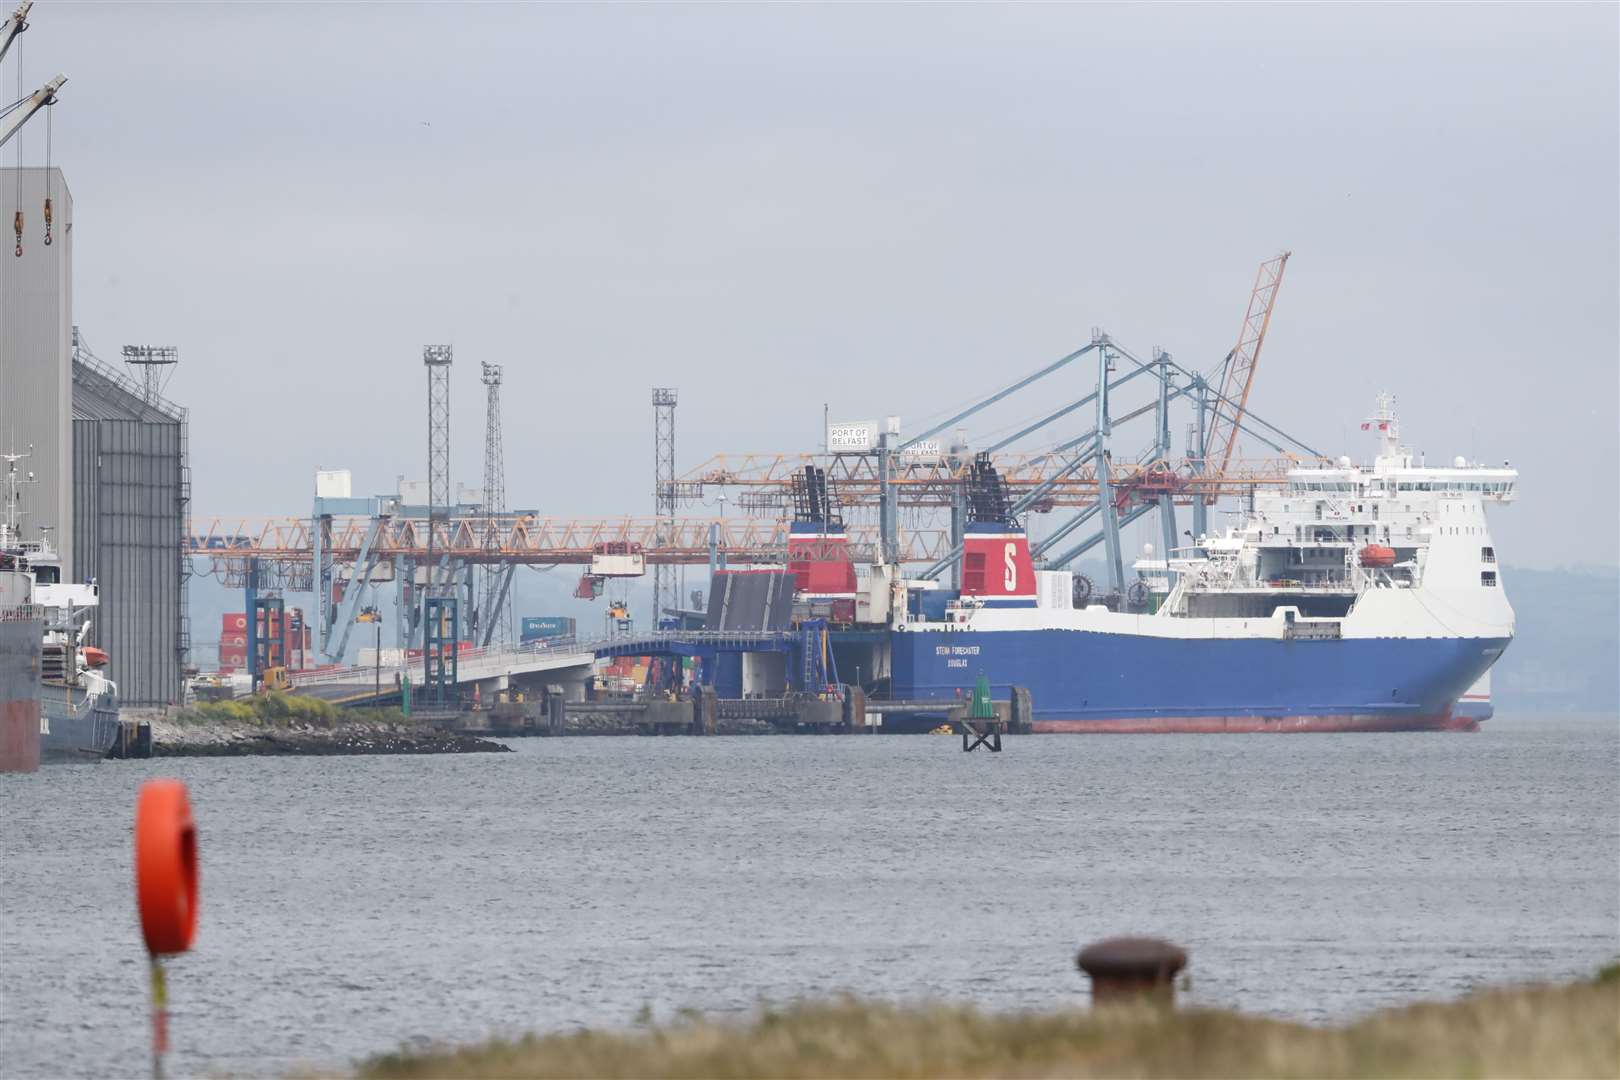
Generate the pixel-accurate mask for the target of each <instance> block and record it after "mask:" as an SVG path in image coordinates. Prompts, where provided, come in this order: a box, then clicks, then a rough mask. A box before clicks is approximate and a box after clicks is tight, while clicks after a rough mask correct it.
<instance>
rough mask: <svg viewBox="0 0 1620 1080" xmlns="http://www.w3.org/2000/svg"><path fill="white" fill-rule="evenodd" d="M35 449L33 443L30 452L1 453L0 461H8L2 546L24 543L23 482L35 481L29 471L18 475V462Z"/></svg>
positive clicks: (1, 529) (1, 527) (1, 525)
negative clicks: (26, 474)
mask: <svg viewBox="0 0 1620 1080" xmlns="http://www.w3.org/2000/svg"><path fill="white" fill-rule="evenodd" d="M33 451H34V447H33V446H32V444H30V445H29V447H28V452H27V453H23V454H19V453H17V452H16V450H15V449H13V450H12V451H11V452H10V453H6V454H0V461H4V462H5V463H6V516H5V520H4V521H0V548H8V547H11V548H14V547H19V546H21V544H22V525H21V518H22V516H23V513H22V490H21V487H22V485H23V484H32V483H34V482H35V480H34V474H33V473H29V474H28V476H27V477H26V479H25V478H23V477H19V476H18V475H17V462H19V461H22V460H24V459H26V458H27V457H29V456H30V455H31V454H32V453H33Z"/></svg>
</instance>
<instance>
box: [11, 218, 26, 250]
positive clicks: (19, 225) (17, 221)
mask: <svg viewBox="0 0 1620 1080" xmlns="http://www.w3.org/2000/svg"><path fill="white" fill-rule="evenodd" d="M11 224H12V227H13V228H14V229H16V230H17V257H18V258H19V259H20V258H22V230H23V212H22V211H21V210H19V211H17V214H16V216H15V217H14V218H13V219H12V222H11Z"/></svg>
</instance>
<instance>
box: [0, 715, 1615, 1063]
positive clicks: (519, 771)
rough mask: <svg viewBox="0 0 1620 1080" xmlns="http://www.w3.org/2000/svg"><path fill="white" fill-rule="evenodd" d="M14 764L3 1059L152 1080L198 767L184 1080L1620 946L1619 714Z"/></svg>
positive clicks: (1421, 991)
mask: <svg viewBox="0 0 1620 1080" xmlns="http://www.w3.org/2000/svg"><path fill="white" fill-rule="evenodd" d="M513 745H514V746H515V747H516V749H517V752H516V753H513V754H500V755H493V754H491V755H472V756H465V757H455V756H446V757H351V758H331V757H320V758H259V759H253V758H243V759H234V760H219V759H180V760H173V759H171V760H160V761H151V762H104V763H101V764H98V765H90V766H77V767H72V766H64V767H55V768H47V769H44V770H41V771H40V772H39V773H37V774H34V775H31V776H15V775H11V776H0V1074H3V1075H4V1076H6V1077H24V1076H64V1075H83V1076H127V1075H134V1074H141V1073H144V1072H146V1071H147V1070H148V1068H149V1063H148V1058H147V1053H148V1047H149V1028H148V1013H147V982H146V970H145V965H146V961H145V956H144V953H143V952H142V949H141V946H140V941H139V931H138V929H137V925H136V921H135V912H134V895H133V886H132V870H131V839H130V831H131V820H132V813H133V807H134V802H135V793H136V789H137V787H138V786H139V784H140V783H141V781H143V780H145V779H147V778H149V777H153V776H168V775H172V776H177V777H180V778H182V779H183V780H185V781H186V783H187V784H188V785H189V787H190V790H191V798H192V803H193V807H194V809H195V813H196V817H197V821H198V828H199V834H200V836H199V850H200V861H201V866H202V905H201V924H200V929H199V932H198V939H197V943H196V948H195V950H194V951H193V952H192V953H190V954H187V955H186V956H183V957H179V958H176V959H174V960H172V961H171V962H170V963H169V990H170V996H171V1020H170V1029H171V1040H172V1051H171V1053H170V1055H169V1061H168V1066H169V1072H170V1075H198V1074H214V1075H218V1074H243V1075H263V1074H284V1073H286V1072H287V1071H289V1070H292V1069H294V1068H298V1067H306V1066H313V1067H316V1068H325V1069H338V1070H342V1069H344V1068H346V1067H347V1066H348V1065H349V1064H350V1063H352V1062H354V1061H355V1060H357V1059H359V1058H361V1057H364V1056H366V1055H369V1054H373V1053H377V1052H381V1051H386V1050H390V1049H394V1048H396V1047H398V1046H399V1045H400V1044H401V1043H412V1042H416V1043H420V1042H422V1041H426V1040H449V1041H464V1040H472V1039H477V1038H479V1037H481V1036H485V1035H489V1034H492V1033H514V1032H518V1031H522V1030H526V1029H540V1030H553V1031H554V1030H568V1029H574V1028H577V1027H579V1026H582V1025H592V1026H601V1025H606V1026H629V1025H631V1024H632V1023H634V1022H635V1019H636V1017H637V1014H638V1013H640V1012H641V1011H642V1010H643V1009H644V1007H645V1008H648V1009H650V1010H651V1015H652V1016H653V1017H654V1018H656V1019H667V1018H669V1017H671V1016H672V1015H673V1014H674V1013H675V1011H676V1010H678V1009H682V1008H688V1007H689V1008H695V1009H699V1010H704V1011H708V1012H714V1013H731V1014H736V1013H746V1012H748V1011H749V1010H752V1009H754V1008H756V1007H758V1005H759V1004H760V1003H761V1002H764V1001H773V1002H781V1001H787V1000H791V999H793V998H797V997H801V996H805V995H827V994H833V993H837V992H839V991H845V990H848V991H854V992H856V993H860V994H865V995H875V996H880V997H885V998H893V999H916V998H923V997H935V998H943V999H949V1000H955V1001H970V1002H975V1003H978V1004H979V1005H981V1006H983V1007H985V1008H988V1009H996V1010H1012V1009H1021V1008H1045V1007H1052V1006H1063V1005H1072V1004H1077V1003H1080V1002H1082V1001H1083V1000H1084V991H1085V986H1084V983H1083V980H1082V978H1081V977H1080V975H1079V974H1078V973H1077V972H1076V971H1075V968H1074V954H1075V951H1076V949H1077V948H1078V947H1080V946H1081V945H1084V944H1086V943H1087V942H1091V941H1095V940H1097V939H1099V938H1102V937H1106V936H1109V935H1113V934H1121V933H1151V934H1159V935H1163V936H1165V937H1168V938H1170V939H1172V940H1174V941H1176V942H1178V943H1180V944H1182V945H1183V946H1185V947H1187V948H1188V949H1189V951H1190V952H1191V954H1192V964H1191V968H1190V974H1191V977H1192V985H1191V989H1190V991H1188V992H1186V993H1184V995H1183V999H1184V1000H1190V1001H1192V1002H1195V1003H1197V1004H1200V1005H1212V1006H1224V1007H1233V1008H1238V1009H1244V1010H1248V1011H1251V1012H1256V1013H1266V1014H1273V1015H1277V1016H1284V1017H1292V1018H1297V1019H1300V1020H1306V1021H1313V1022H1324V1023H1332V1022H1341V1021H1345V1020H1348V1019H1351V1018H1353V1017H1355V1016H1357V1015H1359V1014H1362V1013H1365V1012H1367V1011H1369V1010H1372V1009H1376V1008H1380V1007H1383V1006H1388V1005H1395V1004H1400V1003H1404V1002H1411V1001H1417V1000H1419V999H1431V998H1454V997H1457V996H1458V995H1461V994H1464V993H1466V992H1467V991H1469V990H1470V989H1472V988H1475V987H1478V986H1481V985H1485V984H1493V983H1503V982H1513V981H1525V980H1539V979H1566V978H1570V977H1579V976H1584V975H1587V974H1590V973H1591V972H1593V971H1594V970H1595V969H1596V968H1598V967H1599V966H1600V965H1602V964H1604V963H1607V962H1612V961H1613V960H1615V959H1616V957H1617V955H1620V870H1617V859H1620V721H1617V720H1616V718H1614V717H1588V718H1572V717H1547V718H1533V717H1525V716H1518V717H1515V716H1503V717H1498V718H1497V719H1495V720H1492V721H1491V722H1490V723H1488V724H1487V725H1486V726H1485V729H1484V730H1483V731H1480V732H1478V733H1475V734H1444V733H1441V734H1400V735H1233V736H1213V735H1191V736H1175V735H1164V736H1148V735H1141V736H1110V735H1103V736H1061V735H1054V736H1033V737H1023V738H1009V739H1007V740H1006V743H1005V745H1006V750H1005V752H1003V753H1001V754H996V755H991V754H988V753H984V752H975V753H972V754H964V753H962V752H961V749H960V743H959V742H957V741H956V740H954V739H949V738H940V737H929V736H915V737H882V736H870V737H866V736H841V737H801V738H788V737H755V738H715V739H697V738H663V739H652V738H597V739H590V738H576V739H550V740H540V739H531V740H518V741H515V742H514V743H513Z"/></svg>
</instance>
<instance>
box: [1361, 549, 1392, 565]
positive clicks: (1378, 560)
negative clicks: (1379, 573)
mask: <svg viewBox="0 0 1620 1080" xmlns="http://www.w3.org/2000/svg"><path fill="white" fill-rule="evenodd" d="M1361 565H1362V566H1366V567H1370V568H1372V569H1375V570H1388V569H1389V568H1390V567H1392V566H1394V565H1395V549H1394V548H1392V547H1386V546H1385V545H1383V544H1368V545H1367V546H1366V547H1364V548H1362V549H1361Z"/></svg>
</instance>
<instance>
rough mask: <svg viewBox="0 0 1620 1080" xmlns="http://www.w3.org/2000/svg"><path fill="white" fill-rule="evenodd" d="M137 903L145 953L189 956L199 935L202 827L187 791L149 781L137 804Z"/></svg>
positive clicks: (173, 784) (170, 783)
mask: <svg viewBox="0 0 1620 1080" xmlns="http://www.w3.org/2000/svg"><path fill="white" fill-rule="evenodd" d="M135 900H136V902H137V904H138V906H139V907H140V912H141V934H142V935H143V936H144V937H145V938H146V951H147V952H149V953H151V954H152V955H154V956H162V955H164V954H166V953H180V952H185V951H186V950H187V949H189V948H191V939H192V937H193V936H195V934H196V933H197V827H196V825H195V824H193V823H192V820H191V803H190V801H189V800H188V799H187V798H186V785H184V784H182V783H181V782H180V781H178V780H148V781H147V782H146V783H145V784H143V785H141V792H140V795H139V796H137V798H136V801H135Z"/></svg>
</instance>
